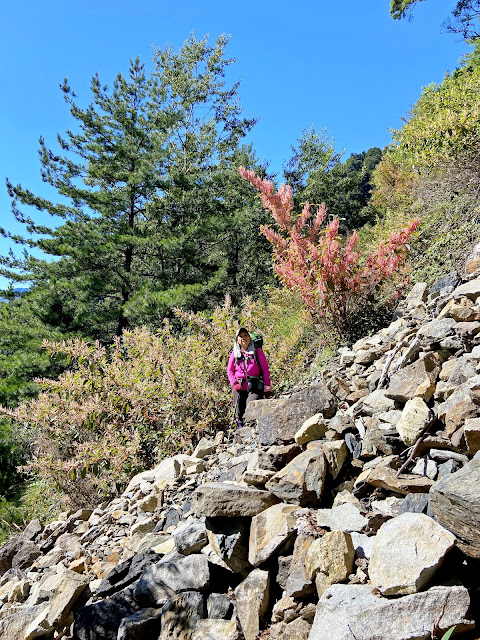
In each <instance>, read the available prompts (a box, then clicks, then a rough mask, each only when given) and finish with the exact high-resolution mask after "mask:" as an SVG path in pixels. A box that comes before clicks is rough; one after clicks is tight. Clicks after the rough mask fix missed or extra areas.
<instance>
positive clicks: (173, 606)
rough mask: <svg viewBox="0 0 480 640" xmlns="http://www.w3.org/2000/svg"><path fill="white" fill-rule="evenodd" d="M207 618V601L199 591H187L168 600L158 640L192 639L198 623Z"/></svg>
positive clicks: (164, 608) (163, 611)
mask: <svg viewBox="0 0 480 640" xmlns="http://www.w3.org/2000/svg"><path fill="white" fill-rule="evenodd" d="M203 618H205V602H204V600H203V596H202V594H201V593H198V591H186V592H185V593H180V594H178V595H176V596H174V597H173V598H171V599H170V600H168V601H167V602H166V603H165V605H164V607H163V609H162V630H161V632H160V635H159V636H158V639H157V640H191V638H192V635H193V633H194V630H195V627H196V626H197V623H198V622H199V621H200V620H202V619H203Z"/></svg>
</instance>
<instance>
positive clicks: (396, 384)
mask: <svg viewBox="0 0 480 640" xmlns="http://www.w3.org/2000/svg"><path fill="white" fill-rule="evenodd" d="M439 371H440V367H439V366H438V363H437V362H436V360H435V359H434V358H433V357H428V356H427V357H425V358H423V359H422V360H417V361H416V362H414V363H413V364H411V365H408V366H407V367H405V368H404V369H401V370H400V371H399V372H397V373H394V374H393V375H392V377H391V378H390V384H389V385H388V389H386V391H385V395H386V396H387V398H391V399H392V400H397V401H398V402H407V400H411V399H412V398H416V397H419V398H422V399H423V400H425V402H428V401H429V400H430V398H431V397H432V396H433V393H434V391H435V382H436V379H437V376H438V373H439Z"/></svg>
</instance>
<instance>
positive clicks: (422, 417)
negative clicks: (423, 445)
mask: <svg viewBox="0 0 480 640" xmlns="http://www.w3.org/2000/svg"><path fill="white" fill-rule="evenodd" d="M430 418H431V412H430V409H429V408H428V407H427V405H426V404H425V402H424V401H423V400H422V398H412V399H411V400H409V401H408V402H407V403H406V404H405V407H404V408H403V411H402V415H401V417H400V420H399V421H398V422H397V425H396V429H397V431H398V433H399V434H400V438H401V439H402V442H404V443H405V444H406V445H407V446H411V445H412V444H415V442H416V441H417V439H418V437H419V435H420V434H421V433H422V431H423V429H424V428H425V427H426V426H427V424H428V423H429V422H430Z"/></svg>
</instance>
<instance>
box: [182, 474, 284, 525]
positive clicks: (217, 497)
mask: <svg viewBox="0 0 480 640" xmlns="http://www.w3.org/2000/svg"><path fill="white" fill-rule="evenodd" d="M277 502H280V501H279V500H278V498H276V497H275V496H273V495H272V494H271V493H270V492H269V491H260V490H259V489H254V488H252V487H245V486H243V485H239V484H233V483H232V484H227V483H221V482H210V483H208V484H202V485H201V486H200V487H198V488H197V489H196V490H195V493H194V496H193V503H192V509H193V512H194V513H195V515H196V516H197V517H199V518H201V517H202V516H206V517H209V518H210V517H216V516H228V517H237V516H256V515H257V513H260V512H261V511H264V510H265V509H268V507H271V506H272V505H273V504H276V503H277Z"/></svg>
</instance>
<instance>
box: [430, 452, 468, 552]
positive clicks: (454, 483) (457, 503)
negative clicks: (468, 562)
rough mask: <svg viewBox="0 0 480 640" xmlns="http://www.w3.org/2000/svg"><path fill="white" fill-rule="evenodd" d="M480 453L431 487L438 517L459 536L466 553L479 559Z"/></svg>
mask: <svg viewBox="0 0 480 640" xmlns="http://www.w3.org/2000/svg"><path fill="white" fill-rule="evenodd" d="M479 487H480V452H479V453H476V454H475V457H474V458H473V459H472V460H471V461H470V462H469V463H467V464H466V465H465V466H464V467H463V468H462V469H460V470H459V471H457V472H456V473H452V474H450V475H448V476H445V477H444V478H442V479H441V480H439V481H438V482H436V483H435V484H434V485H433V487H432V488H431V490H430V506H431V508H432V511H433V514H434V516H435V519H436V520H437V521H438V522H439V523H440V524H441V525H442V526H443V527H445V528H446V529H448V530H449V531H451V532H452V533H453V534H455V536H456V537H457V544H458V546H459V547H460V548H461V549H462V551H464V553H466V554H467V555H469V556H471V557H473V558H480V491H479Z"/></svg>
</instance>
